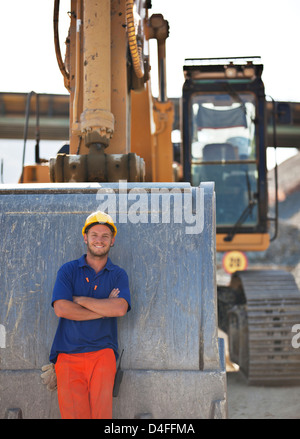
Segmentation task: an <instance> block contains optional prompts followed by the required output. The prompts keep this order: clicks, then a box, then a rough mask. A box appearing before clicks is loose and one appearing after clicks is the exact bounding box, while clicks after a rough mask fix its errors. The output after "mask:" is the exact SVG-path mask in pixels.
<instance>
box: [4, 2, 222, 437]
mask: <svg viewBox="0 0 300 439" xmlns="http://www.w3.org/2000/svg"><path fill="white" fill-rule="evenodd" d="M59 6H60V5H59V1H58V0H55V1H54V14H53V16H54V19H53V22H54V41H55V47H56V53H57V59H58V64H59V68H60V70H61V72H62V74H63V78H64V84H65V86H66V88H67V90H68V91H69V96H70V99H69V115H70V125H69V134H70V135H69V142H68V144H67V145H65V147H64V148H63V149H62V150H61V151H60V152H59V153H58V154H57V156H56V157H54V158H53V159H51V160H50V164H49V165H47V164H46V163H39V160H36V161H37V163H36V165H35V167H34V172H32V169H31V170H30V169H28V173H27V167H26V166H24V168H23V172H22V176H21V178H20V183H21V184H17V185H1V188H0V204H1V218H0V220H1V228H2V239H1V254H2V255H3V259H2V291H1V296H0V348H1V349H0V356H1V370H0V386H1V400H0V417H1V418H3V417H6V418H21V417H23V418H57V417H59V410H58V404H57V394H56V392H55V391H53V392H50V391H48V390H47V388H46V387H45V386H44V385H43V384H42V382H41V376H40V375H41V368H42V366H43V365H45V364H46V363H47V362H48V361H49V360H48V357H49V350H50V346H51V344H52V340H53V336H54V332H55V329H56V326H57V319H56V316H55V315H54V313H53V312H51V295H52V289H53V285H54V282H55V278H56V273H57V270H58V269H59V267H60V266H61V265H62V263H64V262H66V261H68V260H73V259H75V258H76V257H77V255H78V257H79V256H80V255H82V253H83V252H84V251H85V248H84V244H83V242H82V241H81V239H80V236H81V229H82V224H83V223H84V220H85V218H86V217H87V215H88V214H89V213H90V212H92V211H95V210H97V209H100V210H106V211H107V213H109V214H110V215H111V216H112V217H113V219H114V221H115V222H116V224H117V226H118V239H117V240H116V243H115V246H114V248H113V249H112V251H111V258H112V260H113V261H114V262H115V263H117V264H119V265H120V266H122V267H123V268H124V269H125V270H126V271H127V273H128V276H129V279H130V289H131V294H132V310H131V312H130V313H129V314H128V316H125V317H123V318H122V319H120V322H118V326H119V347H120V351H123V350H124V352H123V355H122V365H120V367H121V368H122V371H123V375H122V376H123V379H122V382H121V385H120V387H119V391H118V393H117V394H116V395H114V396H115V398H114V408H113V417H114V418H115V419H119V418H123V419H124V418H127V419H129V418H131V419H133V418H139V419H151V418H159V419H171V418H172V419H177V420H178V419H192V418H226V417H227V386H226V368H225V354H224V343H223V340H222V339H220V338H219V337H218V318H217V291H216V282H215V278H216V272H215V260H216V255H215V239H216V237H215V192H214V186H213V183H210V182H201V183H200V185H198V186H197V187H193V186H191V184H190V183H189V182H183V181H179V180H180V178H179V177H178V176H180V172H181V168H180V166H174V164H173V147H172V143H171V130H172V124H173V111H174V108H173V104H172V102H171V101H170V100H169V99H168V98H167V96H166V73H165V41H166V38H167V36H168V32H169V29H168V23H167V21H166V20H165V19H164V18H163V17H162V16H161V15H159V14H155V15H152V16H150V17H149V15H148V13H149V10H150V9H151V2H150V1H149V0H146V1H139V0H136V1H133V0H100V1H99V0H71V2H70V12H69V15H70V29H69V34H68V37H67V40H66V56H65V60H64V61H63V60H62V56H61V53H60V42H59V34H58V23H59ZM152 38H155V39H156V41H157V48H158V51H157V52H158V64H159V84H160V87H159V89H160V92H159V97H158V98H157V99H153V97H152V95H151V82H150V74H149V72H150V59H149V48H148V46H149V40H150V39H152ZM36 97H37V96H36ZM36 97H34V96H33V95H32V96H29V99H31V98H33V99H34V98H36ZM28 102H29V100H28ZM28 107H29V104H28ZM27 114H28V113H27ZM36 157H37V159H39V154H38V148H37V154H36ZM47 166H48V169H49V180H48V181H47V179H46V181H45V180H44V182H43V183H42V182H41V179H42V178H44V177H42V176H40V177H39V175H40V174H39V168H43V171H44V169H46V168H47ZM29 171H30V172H29ZM32 176H34V178H35V181H37V180H39V181H37V182H36V183H32V181H33V179H31V177H32ZM46 178H47V177H46ZM175 180H177V181H175ZM180 428H181V427H180ZM180 431H182V430H180Z"/></svg>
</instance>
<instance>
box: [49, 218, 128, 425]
mask: <svg viewBox="0 0 300 439" xmlns="http://www.w3.org/2000/svg"><path fill="white" fill-rule="evenodd" d="M82 234H83V239H84V242H85V244H86V246H87V253H86V254H84V255H83V256H81V257H80V258H79V259H77V260H74V261H71V262H67V263H65V264H64V265H63V266H62V267H61V268H60V269H59V271H58V273H57V278H56V282H55V285H54V289H53V295H52V306H53V307H54V311H55V314H56V315H57V316H58V317H59V318H60V319H59V323H58V327H57V331H56V334H55V337H54V341H53V345H52V348H51V353H50V361H51V362H52V363H54V364H55V372H56V377H57V392H58V403H59V409H60V413H61V417H62V418H63V419H111V418H112V402H113V385H114V379H115V373H116V361H117V359H118V337H117V317H120V316H124V315H125V314H126V313H127V312H128V311H129V310H130V308H131V302H130V291H129V283H128V276H127V274H126V272H125V270H124V269H122V268H120V267H119V266H117V265H114V264H113V263H112V261H111V260H110V258H109V257H108V254H109V251H110V248H111V247H112V246H113V245H114V242H115V237H116V234H117V228H116V226H115V224H114V222H113V220H112V218H111V217H110V216H109V215H107V214H106V213H104V212H101V211H97V212H93V213H92V214H91V215H89V216H88V217H87V219H86V221H85V224H84V227H83V229H82Z"/></svg>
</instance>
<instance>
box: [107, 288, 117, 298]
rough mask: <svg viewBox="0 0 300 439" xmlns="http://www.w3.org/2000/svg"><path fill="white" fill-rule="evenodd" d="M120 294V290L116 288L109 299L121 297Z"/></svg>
mask: <svg viewBox="0 0 300 439" xmlns="http://www.w3.org/2000/svg"><path fill="white" fill-rule="evenodd" d="M119 293H120V290H119V288H114V289H113V290H111V292H110V294H109V296H108V298H109V299H114V298H115V297H119Z"/></svg>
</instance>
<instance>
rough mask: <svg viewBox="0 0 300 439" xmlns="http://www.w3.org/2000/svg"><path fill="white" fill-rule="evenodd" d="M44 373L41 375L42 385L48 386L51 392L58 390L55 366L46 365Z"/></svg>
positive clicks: (43, 369) (51, 364)
mask: <svg viewBox="0 0 300 439" xmlns="http://www.w3.org/2000/svg"><path fill="white" fill-rule="evenodd" d="M42 371H43V373H42V374H41V378H42V383H43V384H45V386H47V389H48V390H50V392H53V390H56V389H57V380H56V373H55V368H54V364H53V363H50V364H46V365H45V366H43V367H42Z"/></svg>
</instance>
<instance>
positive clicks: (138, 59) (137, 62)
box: [126, 0, 144, 78]
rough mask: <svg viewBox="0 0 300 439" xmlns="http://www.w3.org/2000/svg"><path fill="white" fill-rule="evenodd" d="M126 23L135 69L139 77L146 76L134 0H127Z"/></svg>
mask: <svg viewBox="0 0 300 439" xmlns="http://www.w3.org/2000/svg"><path fill="white" fill-rule="evenodd" d="M126 23H127V36H128V44H129V49H130V53H131V58H132V63H133V69H134V71H135V74H136V76H137V77H138V78H142V77H143V76H144V64H143V58H142V50H143V49H142V47H141V46H139V45H138V43H137V38H136V34H135V27H134V16H133V0H126Z"/></svg>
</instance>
